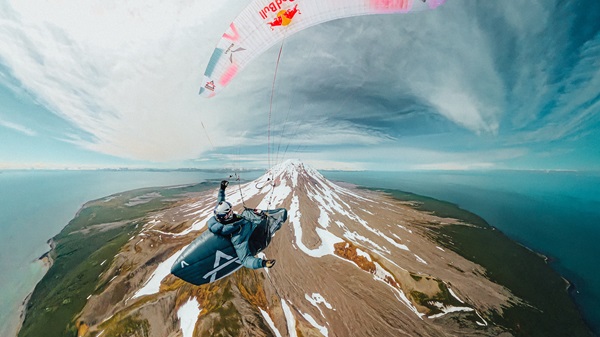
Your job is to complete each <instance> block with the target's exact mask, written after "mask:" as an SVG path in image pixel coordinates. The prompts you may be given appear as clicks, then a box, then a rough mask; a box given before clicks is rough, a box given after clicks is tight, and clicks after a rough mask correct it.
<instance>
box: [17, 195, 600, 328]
mask: <svg viewBox="0 0 600 337" xmlns="http://www.w3.org/2000/svg"><path fill="white" fill-rule="evenodd" d="M379 191H382V190H381V189H379ZM384 192H385V191H384ZM410 195H411V197H414V196H417V195H416V194H410ZM430 199H431V200H435V202H438V203H440V204H442V203H443V204H449V203H446V202H443V201H441V200H437V199H433V198H430ZM90 204H91V202H89V203H86V204H84V206H82V208H81V209H80V210H79V211H78V212H77V217H79V216H82V217H83V216H85V215H86V214H83V213H82V210H83V209H84V208H85V205H90ZM415 205H416V206H415V208H417V207H420V206H419V205H417V204H415ZM452 207H453V208H454V207H455V208H456V209H458V210H460V211H462V212H465V213H469V214H471V216H474V218H477V219H480V220H482V221H483V222H484V223H485V224H486V226H488V227H489V228H492V229H493V231H488V232H498V233H499V234H500V235H502V236H505V235H504V234H503V233H502V232H501V231H500V230H499V229H497V228H496V227H493V226H491V225H489V224H487V222H485V220H483V219H482V218H480V217H479V216H477V215H476V214H473V213H470V212H468V211H465V210H461V209H460V208H458V206H456V205H453V206H452ZM445 211H447V209H446V208H442V213H443V212H445ZM471 216H467V218H470V220H473V218H471ZM456 218H459V219H460V217H456ZM74 220H75V219H74ZM465 221H467V220H465ZM476 222H477V221H476ZM69 224H71V223H69ZM67 226H68V225H67ZM67 226H65V228H66V227H67ZM63 230H64V229H63ZM61 233H62V232H61ZM58 236H59V235H57V237H58ZM53 239H54V238H53ZM53 239H50V240H48V244H49V245H50V247H51V249H50V250H49V251H48V252H46V253H45V254H43V255H42V256H40V258H39V259H38V260H39V261H41V262H42V263H43V264H44V266H47V267H48V269H49V268H50V267H51V266H52V265H53V264H54V260H53V259H52V252H53V251H54V249H55V248H56V242H55V241H54V240H53ZM510 241H511V242H513V243H515V244H517V245H518V246H521V248H522V249H523V250H527V251H529V252H530V253H532V254H534V255H536V256H537V258H538V259H541V260H543V263H544V264H545V265H549V261H551V259H550V258H548V257H547V256H545V255H543V254H540V253H538V252H535V251H534V250H532V249H530V248H528V247H526V246H524V245H522V244H520V243H518V242H516V241H514V240H510ZM48 269H46V271H45V273H47V272H48ZM561 278H562V280H563V282H565V281H566V282H567V288H566V290H568V289H569V288H570V287H571V282H569V281H568V280H567V279H566V278H564V277H562V276H561ZM38 283H39V282H38ZM31 296H32V294H30V295H29V296H27V298H26V300H25V301H24V302H23V312H22V315H21V319H20V320H21V325H22V322H23V319H24V318H25V316H26V309H27V302H28V301H29V300H30V299H31ZM569 296H570V294H569ZM578 309H580V308H578ZM21 325H20V326H19V330H20V329H21ZM588 326H589V325H588Z"/></svg>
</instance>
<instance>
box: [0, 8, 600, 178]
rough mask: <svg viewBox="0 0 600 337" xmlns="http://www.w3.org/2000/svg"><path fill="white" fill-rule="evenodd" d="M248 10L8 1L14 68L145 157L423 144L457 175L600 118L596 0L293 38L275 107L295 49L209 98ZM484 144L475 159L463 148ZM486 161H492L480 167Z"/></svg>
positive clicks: (2, 26) (459, 13)
mask: <svg viewBox="0 0 600 337" xmlns="http://www.w3.org/2000/svg"><path fill="white" fill-rule="evenodd" d="M245 4H246V2H241V1H237V2H233V3H232V2H227V3H224V2H215V1H211V0H200V1H194V2H190V1H183V0H181V1H171V2H169V3H168V4H167V3H165V2H161V1H157V0H155V1H128V2H126V3H117V2H112V1H109V2H107V1H87V2H77V1H74V2H69V3H61V4H60V5H58V4H56V3H54V2H43V3H39V2H36V1H29V0H19V1H8V2H6V3H4V4H3V5H0V6H2V8H1V10H2V13H3V14H2V18H1V19H0V62H1V63H2V64H3V65H4V66H5V67H6V68H7V69H9V71H10V73H11V75H12V76H13V77H14V78H16V79H17V80H18V81H19V82H20V85H21V86H22V87H24V88H25V89H26V90H27V91H28V92H30V93H32V94H33V95H35V96H36V97H37V98H38V99H39V101H40V102H43V104H44V105H46V106H47V107H48V108H49V110H51V111H53V112H54V113H55V114H57V115H58V116H60V117H61V118H63V119H65V120H66V121H68V122H69V123H70V124H71V125H73V126H74V127H75V128H76V129H77V132H70V133H68V134H65V135H64V139H65V140H66V141H69V142H73V143H74V144H77V145H78V146H81V147H83V148H86V149H91V150H93V151H97V152H100V153H104V154H109V155H114V156H118V157H123V158H131V159H139V160H150V161H173V160H189V159H195V158H200V157H205V156H207V155H211V156H213V155H216V154H219V153H221V154H227V152H228V151H229V153H232V152H237V153H240V152H245V153H248V154H251V153H252V154H254V153H256V154H257V155H258V154H261V155H262V156H261V157H262V158H264V152H265V150H266V148H267V146H266V143H267V140H270V141H271V148H272V149H273V151H275V149H279V150H280V151H283V150H282V149H284V148H287V149H295V150H293V151H296V152H297V153H299V154H300V155H301V154H302V152H303V151H304V152H306V151H309V152H311V156H312V157H311V158H313V160H322V161H332V162H335V161H344V160H343V158H342V156H341V155H340V154H341V153H346V154H351V153H352V152H353V151H352V150H348V151H346V150H344V149H350V148H355V149H359V148H370V150H369V151H371V152H372V153H380V152H383V151H388V152H389V151H394V149H396V150H398V149H404V150H407V149H413V150H414V151H417V149H418V152H419V153H420V155H415V156H414V157H415V160H416V162H414V163H413V165H414V166H415V167H416V166H420V167H429V166H431V165H438V166H439V167H444V165H447V166H451V165H453V163H454V162H457V160H456V157H455V160H452V159H451V158H447V159H444V157H450V156H453V155H454V156H456V154H457V153H459V152H461V153H465V155H464V157H469V158H465V159H464V160H461V162H465V161H466V162H467V164H465V165H466V166H472V167H476V166H494V165H497V164H498V160H501V159H498V158H506V157H505V155H506V153H511V154H512V155H524V154H525V153H527V150H524V147H525V146H526V145H527V144H532V143H539V142H552V141H556V140H564V139H569V138H574V137H578V136H581V135H582V134H585V133H586V130H588V128H589V126H590V125H597V124H598V122H599V121H598V113H597V112H598V110H599V108H600V103H599V101H600V99H599V94H598V89H597V88H599V87H600V70H599V69H600V64H599V62H600V61H598V60H600V33H599V32H600V24H599V23H598V22H600V20H594V17H595V18H596V19H597V18H598V13H600V9H599V8H598V7H599V5H598V4H595V3H594V1H583V2H581V1H580V2H567V3H564V2H559V1H549V0H548V1H546V0H543V1H542V0H538V1H524V0H515V1H511V2H510V3H505V2H498V3H496V2H486V3H485V4H483V3H481V2H476V1H462V2H459V1H449V2H448V3H446V4H445V5H444V6H442V7H440V8H439V9H437V10H435V11H432V12H427V13H418V14H415V15H386V16H369V17H357V18H352V19H347V20H338V21H334V22H330V23H326V24H322V25H319V26H317V27H313V28H311V29H308V30H305V31H303V32H300V33H298V34H296V35H294V36H292V37H289V38H288V39H287V40H286V41H285V44H284V48H283V54H282V58H281V65H280V68H279V70H278V74H277V82H276V91H275V100H274V103H273V106H272V107H270V105H269V101H270V95H271V86H272V81H273V75H274V69H275V60H276V56H277V52H278V50H279V46H276V47H274V48H272V49H270V50H269V51H267V52H266V53H264V54H263V55H262V56H261V57H259V58H257V59H256V60H255V61H254V62H253V63H251V64H250V65H249V66H248V67H247V68H246V69H244V70H243V72H242V73H241V74H240V75H239V76H238V77H237V78H236V79H235V80H234V82H232V84H231V85H230V86H229V87H228V88H227V89H226V90H225V91H224V92H223V93H222V94H220V95H219V96H217V97H215V98H213V99H204V98H201V97H199V96H198V95H197V91H198V87H199V83H200V81H201V78H202V74H203V71H204V68H205V66H206V63H207V62H208V58H209V57H210V54H211V53H212V50H213V48H214V45H215V43H216V41H217V40H218V38H219V37H220V36H221V34H222V32H223V31H225V29H226V28H227V26H228V24H229V22H230V21H231V20H233V18H234V17H235V15H236V14H237V13H238V12H240V11H241V10H242V8H243V6H245ZM270 109H271V112H272V113H271V120H270V123H269V117H268V116H269V110H270ZM2 125H3V126H4V127H9V128H13V129H18V130H19V131H20V132H25V133H27V132H29V133H31V132H33V131H32V130H29V129H28V128H18V126H16V125H15V124H11V122H9V121H4V122H3V123H2ZM269 125H270V126H269ZM456 132H458V134H460V135H461V136H460V137H452V136H451V135H453V134H455V133H456ZM444 134H445V135H448V138H447V139H446V142H447V140H448V139H453V138H454V139H456V138H459V139H461V140H462V141H463V142H464V143H460V142H458V143H456V144H455V148H454V149H446V151H447V152H446V153H447V154H448V156H444V155H440V156H439V162H429V161H423V160H418V158H419V157H421V158H423V156H425V157H427V154H430V153H441V152H442V151H443V149H442V148H443V147H444V146H443V145H440V144H441V143H444V142H445V141H443V140H442V141H440V142H434V141H431V139H429V140H423V138H420V137H423V136H427V135H437V136H439V135H444ZM437 136H436V137H437ZM474 141H475V142H477V143H478V144H479V143H480V144H479V145H478V146H474V147H473V148H472V151H470V152H469V154H468V155H467V154H466V153H467V151H462V150H460V151H459V150H457V149H459V148H463V149H464V148H465V144H466V143H468V142H470V143H473V142H474ZM236 148H237V150H236ZM240 148H242V149H243V150H240ZM260 149H262V151H261V150H260ZM375 149H376V150H375ZM357 152H359V153H360V152H361V151H360V150H359V151H357ZM367 152H368V151H367ZM396 152H398V151H396ZM407 152H408V153H413V152H412V151H409V150H407ZM481 153H490V162H488V161H486V160H482V161H480V160H477V158H478V156H480V155H481ZM491 153H495V154H494V155H492V154H491ZM364 155H365V157H363V158H362V159H361V158H356V159H355V160H356V163H360V162H364V163H365V164H364V165H363V166H367V167H372V166H369V164H368V163H369V162H372V161H376V158H372V157H373V156H368V155H367V153H366V152H365V153H364ZM512 155H511V156H512ZM511 156H509V157H511ZM461 157H463V156H461ZM215 158H216V157H215ZM492 159H493V160H495V161H494V162H493V163H495V164H492ZM436 163H437V164H436ZM469 163H472V164H469ZM357 165H358V166H361V165H359V164H357Z"/></svg>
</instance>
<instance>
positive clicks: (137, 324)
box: [103, 316, 150, 337]
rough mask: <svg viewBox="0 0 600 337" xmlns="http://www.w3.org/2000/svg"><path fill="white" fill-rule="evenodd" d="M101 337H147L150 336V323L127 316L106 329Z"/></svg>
mask: <svg viewBox="0 0 600 337" xmlns="http://www.w3.org/2000/svg"><path fill="white" fill-rule="evenodd" d="M103 335H104V336H107V337H147V336H150V323H149V322H148V321H147V320H145V319H139V318H137V317H132V316H127V317H125V318H123V319H121V320H118V321H117V322H116V323H115V324H114V325H111V326H110V327H108V328H107V329H106V330H105V331H104V333H103Z"/></svg>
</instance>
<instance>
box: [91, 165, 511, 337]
mask: <svg viewBox="0 0 600 337" xmlns="http://www.w3.org/2000/svg"><path fill="white" fill-rule="evenodd" d="M216 194H217V190H216V189H213V190H210V191H208V192H203V193H200V194H198V195H196V196H194V197H192V198H191V199H190V200H189V201H188V202H186V203H184V204H181V205H179V206H178V207H176V208H173V209H169V210H166V211H164V212H162V213H160V214H155V215H153V216H152V217H150V218H149V219H148V221H147V222H146V224H145V225H144V228H143V229H142V230H141V232H140V233H139V234H138V235H137V237H136V238H132V240H131V241H130V243H129V244H127V245H126V246H124V247H123V249H122V252H121V253H120V256H119V260H118V261H116V262H114V263H113V264H114V266H113V268H114V269H115V270H127V271H126V272H124V273H127V275H126V276H125V275H123V278H122V279H121V278H119V279H118V280H117V281H115V282H121V283H115V282H113V283H111V286H112V285H113V284H115V285H114V287H120V288H119V289H120V293H122V294H123V298H122V299H121V300H120V301H117V303H115V304H114V305H113V306H111V307H108V306H103V305H102V303H106V302H107V301H108V300H107V299H106V297H108V296H109V294H108V293H106V294H105V293H103V294H100V295H97V296H94V298H92V300H90V303H88V306H87V307H86V309H85V310H84V313H83V314H82V317H83V318H84V319H85V320H86V321H95V322H102V321H103V320H106V319H108V318H109V317H112V315H117V314H119V315H120V316H119V317H124V318H125V317H131V315H135V317H136V319H138V320H140V319H143V320H147V322H148V324H150V325H151V327H152V329H150V331H158V332H159V333H156V335H160V336H167V335H168V336H173V335H177V333H178V331H179V329H180V327H181V328H182V329H183V326H182V325H180V323H178V321H179V322H181V324H183V322H184V321H185V322H188V323H187V324H188V330H186V331H192V332H191V333H189V334H188V333H187V332H184V335H185V336H188V335H189V336H192V335H193V336H202V335H205V334H212V335H215V334H222V335H232V336H239V335H252V336H273V335H274V336H299V335H302V336H370V335H378V336H415V335H419V336H443V335H461V336H469V335H480V334H481V333H483V334H486V335H495V334H499V333H501V332H502V329H500V328H499V327H497V326H495V325H493V324H490V320H489V315H487V314H486V313H487V312H489V311H490V310H495V311H501V310H502V309H501V308H502V306H504V305H505V304H506V303H508V301H509V299H512V296H511V294H510V293H509V292H508V291H507V290H506V289H505V288H502V287H501V286H499V285H497V284H494V283H492V282H491V281H489V280H488V279H486V278H485V277H483V276H481V275H484V274H485V271H484V270H483V269H482V268H481V267H480V266H478V265H476V264H474V263H473V262H471V261H468V260H466V259H464V258H462V257H461V256H459V255H457V254H455V253H454V252H452V251H450V250H447V249H444V248H443V247H441V246H440V245H439V244H438V243H436V242H435V241H434V240H433V239H432V238H431V235H429V232H430V230H431V228H433V227H435V226H443V225H445V224H447V223H450V222H456V220H454V219H445V218H439V217H436V216H434V215H431V214H428V213H423V212H419V211H417V210H416V209H415V208H413V207H412V204H410V203H406V202H401V201H398V200H395V199H393V198H391V197H389V196H387V195H384V194H381V193H378V192H372V191H367V190H358V189H355V188H352V187H344V186H340V185H338V184H335V183H333V182H331V181H329V180H327V179H326V178H325V177H324V176H323V175H321V174H320V173H319V172H318V171H317V170H315V169H313V168H311V167H310V166H308V165H306V164H304V163H302V162H301V161H299V160H288V161H286V162H284V163H282V164H279V165H277V166H275V167H273V168H271V169H270V170H268V171H267V172H266V173H265V174H264V175H263V176H262V177H260V178H258V179H256V180H254V181H252V182H249V183H245V184H241V185H235V184H232V185H230V187H229V188H228V189H227V193H226V199H227V200H228V201H229V202H231V203H232V204H233V205H234V209H235V210H236V211H238V212H239V211H241V210H242V209H243V206H245V207H249V208H259V209H274V208H278V207H285V208H287V209H288V210H289V212H288V216H289V217H288V222H287V223H285V224H284V226H283V228H281V229H280V230H279V231H278V232H277V233H276V234H275V237H274V238H273V240H272V242H271V245H270V246H269V247H268V248H267V249H266V250H265V251H264V252H263V253H261V254H264V255H266V257H268V258H270V259H276V260H277V264H276V266H275V267H274V268H272V269H269V270H257V271H252V270H247V269H244V268H242V269H240V270H239V271H237V272H236V273H234V274H233V275H231V276H229V277H227V278H225V279H222V280H219V281H217V282H215V283H212V284H208V285H205V286H200V287H195V286H192V285H189V284H186V283H184V282H183V281H181V280H179V279H176V278H175V277H173V276H171V275H169V268H170V266H171V265H172V264H173V261H174V259H176V258H177V256H178V255H179V253H180V252H181V251H182V250H183V249H185V247H187V245H188V244H189V243H190V242H191V241H192V240H193V239H194V238H196V237H197V236H198V235H199V234H200V233H202V232H203V231H204V230H206V222H207V220H208V219H209V218H210V217H211V216H212V209H213V207H214V205H215V202H216ZM124 266H127V268H125V267H124ZM119 280H120V281H119ZM118 284H121V285H120V286H119V285H118ZM111 286H108V287H107V288H106V291H109V290H110V289H112V288H111ZM113 290H114V289H113ZM111 294H114V293H111ZM110 296H114V295H110ZM190 303H191V304H190ZM164 317H168V319H164ZM157 318H161V319H157ZM98 324H100V323H98ZM96 329H97V330H99V329H100V327H99V326H98V327H96ZM189 329H191V330H189ZM459 331H460V332H459Z"/></svg>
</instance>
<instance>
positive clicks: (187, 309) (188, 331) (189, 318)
mask: <svg viewBox="0 0 600 337" xmlns="http://www.w3.org/2000/svg"><path fill="white" fill-rule="evenodd" d="M199 315H200V304H199V303H198V300H197V299H196V298H195V297H194V298H190V299H189V300H188V301H187V302H186V303H185V304H184V305H182V306H181V307H180V308H179V310H177V318H179V322H180V327H181V332H182V334H183V337H193V336H194V330H195V328H196V322H197V321H198V316H199Z"/></svg>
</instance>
